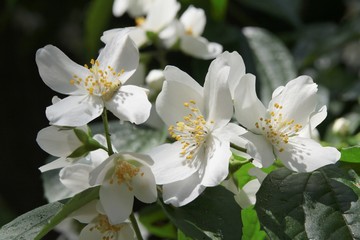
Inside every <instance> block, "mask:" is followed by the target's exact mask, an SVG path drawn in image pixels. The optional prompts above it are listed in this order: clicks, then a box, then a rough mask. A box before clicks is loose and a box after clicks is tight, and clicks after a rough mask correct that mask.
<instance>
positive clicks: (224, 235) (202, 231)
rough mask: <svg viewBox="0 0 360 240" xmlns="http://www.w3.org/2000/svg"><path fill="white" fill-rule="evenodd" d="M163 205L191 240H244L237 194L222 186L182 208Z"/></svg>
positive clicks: (213, 188)
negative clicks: (235, 196) (235, 197)
mask: <svg viewBox="0 0 360 240" xmlns="http://www.w3.org/2000/svg"><path fill="white" fill-rule="evenodd" d="M161 205H162V207H163V208H164V210H165V212H166V214H167V215H168V217H169V218H170V220H171V221H172V222H173V223H174V224H175V225H176V226H177V227H178V228H179V229H180V230H181V231H182V232H183V233H184V234H185V235H186V236H188V237H190V238H193V239H196V240H197V239H227V240H233V239H234V240H235V239H236V240H238V239H241V235H242V223H241V215H240V211H241V209H240V207H239V205H238V204H237V203H236V202H235V200H234V194H233V193H231V192H229V191H228V190H226V189H225V188H224V187H222V186H218V187H211V188H207V189H206V190H205V191H204V193H203V194H201V195H200V196H199V197H198V198H197V199H196V200H194V201H193V202H191V203H189V204H187V205H185V206H183V207H180V208H175V207H172V206H170V205H166V204H163V203H161Z"/></svg>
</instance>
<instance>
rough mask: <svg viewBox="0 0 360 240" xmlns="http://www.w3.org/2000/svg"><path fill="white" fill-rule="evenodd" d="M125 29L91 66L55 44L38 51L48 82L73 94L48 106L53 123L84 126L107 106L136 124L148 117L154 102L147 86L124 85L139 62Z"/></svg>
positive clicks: (118, 115) (60, 90)
mask: <svg viewBox="0 0 360 240" xmlns="http://www.w3.org/2000/svg"><path fill="white" fill-rule="evenodd" d="M126 33H127V31H123V32H121V33H119V34H117V35H116V36H115V37H114V38H113V39H112V40H111V41H110V42H109V43H108V44H106V46H105V47H104V49H103V50H102V51H101V52H100V55H99V57H98V59H97V60H92V61H91V64H92V67H90V68H89V67H87V66H85V67H83V66H80V65H78V64H76V63H74V62H73V61H72V60H70V59H69V58H68V57H67V56H66V55H65V54H64V53H62V52H61V51H60V50H59V49H58V48H56V47H54V46H52V45H47V46H45V47H44V48H41V49H39V50H38V51H37V52H36V63H37V65H38V68H39V73H40V76H41V78H42V79H43V81H44V82H45V84H47V85H48V86H49V87H50V88H51V89H53V90H54V91H57V92H59V93H62V94H66V95H70V96H68V97H66V98H64V99H62V100H60V101H58V102H56V103H54V104H53V105H51V106H49V107H47V109H46V116H47V118H48V119H49V121H50V124H52V125H59V126H82V125H85V124H87V123H88V122H90V121H91V120H93V119H95V118H97V117H98V116H100V115H101V113H102V112H103V110H104V107H106V108H107V109H108V110H109V111H110V112H112V113H113V114H114V115H115V116H116V117H118V118H119V119H120V120H124V121H130V122H133V123H136V124H140V123H143V122H144V121H145V120H146V119H147V118H148V117H149V113H150V108H151V104H150V102H149V101H148V99H147V95H146V92H145V91H144V89H143V88H140V87H137V86H131V85H124V83H125V82H126V80H127V79H128V78H129V77H130V76H131V75H132V74H133V73H134V72H135V70H136V68H137V66H138V63H139V52H138V49H137V48H136V46H135V45H134V43H133V42H132V41H131V40H130V39H129V38H128V37H127V34H126Z"/></svg>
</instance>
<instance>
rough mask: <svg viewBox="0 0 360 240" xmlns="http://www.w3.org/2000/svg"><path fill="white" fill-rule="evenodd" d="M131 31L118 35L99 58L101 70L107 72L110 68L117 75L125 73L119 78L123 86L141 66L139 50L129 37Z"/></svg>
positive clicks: (106, 46)
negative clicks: (139, 65)
mask: <svg viewBox="0 0 360 240" xmlns="http://www.w3.org/2000/svg"><path fill="white" fill-rule="evenodd" d="M129 31H130V30H128V31H125V30H124V31H121V32H120V33H117V34H116V36H114V38H113V39H112V40H111V41H110V42H109V43H107V44H106V45H105V47H104V49H103V50H102V51H101V52H100V55H99V57H98V60H99V62H100V68H101V69H104V70H106V69H107V67H108V66H110V67H113V68H114V71H115V72H117V73H120V72H123V73H122V74H121V75H120V77H119V80H120V81H121V83H122V84H124V83H125V82H126V80H128V79H129V78H130V77H131V75H133V74H134V72H135V70H136V68H137V66H138V64H139V50H138V49H137V47H136V45H135V43H134V41H132V40H131V38H130V37H129V36H128V33H129Z"/></svg>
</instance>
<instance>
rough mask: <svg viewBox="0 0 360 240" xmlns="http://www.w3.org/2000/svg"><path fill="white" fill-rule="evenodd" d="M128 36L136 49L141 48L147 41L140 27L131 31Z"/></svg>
mask: <svg viewBox="0 0 360 240" xmlns="http://www.w3.org/2000/svg"><path fill="white" fill-rule="evenodd" d="M129 36H130V38H131V39H132V40H133V41H134V43H135V45H136V46H137V47H141V46H143V45H144V44H145V43H146V42H147V41H148V39H147V36H146V31H145V30H144V29H142V28H140V27H137V28H134V29H132V30H131V31H130V33H129Z"/></svg>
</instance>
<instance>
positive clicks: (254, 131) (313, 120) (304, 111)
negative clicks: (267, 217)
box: [235, 74, 340, 172]
mask: <svg viewBox="0 0 360 240" xmlns="http://www.w3.org/2000/svg"><path fill="white" fill-rule="evenodd" d="M316 92H317V85H316V84H315V83H314V82H313V80H312V79H311V78H310V77H308V76H300V77H298V78H296V79H293V80H291V81H290V82H288V83H287V84H286V86H285V87H284V86H282V87H279V88H277V89H276V90H275V91H274V93H273V96H272V100H271V101H270V102H269V106H268V109H266V108H265V107H264V105H263V104H262V103H261V101H260V100H259V99H258V98H257V96H256V91H255V77H254V76H253V75H251V74H248V75H245V77H243V78H242V80H241V82H240V84H239V85H238V86H237V88H236V90H235V115H236V118H237V120H238V122H239V123H240V124H241V125H242V126H244V127H246V128H247V130H248V132H247V133H246V134H244V135H242V136H243V137H245V138H246V139H248V140H249V141H250V142H251V143H249V144H248V149H247V150H248V153H249V154H250V155H251V156H252V157H253V158H254V162H253V163H254V164H255V165H257V166H258V167H267V166H269V165H271V164H272V163H273V162H274V159H275V158H279V159H280V160H281V161H282V162H283V164H284V165H285V166H286V167H287V168H289V169H291V170H294V171H299V172H309V171H313V170H315V169H317V168H319V167H322V166H324V165H327V164H332V163H335V162H336V161H337V160H338V159H339V158H340V153H339V151H338V150H336V149H335V148H333V147H322V146H321V145H320V144H319V143H317V142H316V141H314V140H312V139H311V138H309V137H308V136H309V131H310V132H311V131H312V130H313V129H314V128H315V127H316V126H317V125H319V124H320V123H321V122H322V121H323V120H324V118H325V117H326V107H325V106H324V107H322V108H320V110H318V111H316V105H317V96H316Z"/></svg>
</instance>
